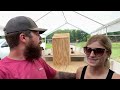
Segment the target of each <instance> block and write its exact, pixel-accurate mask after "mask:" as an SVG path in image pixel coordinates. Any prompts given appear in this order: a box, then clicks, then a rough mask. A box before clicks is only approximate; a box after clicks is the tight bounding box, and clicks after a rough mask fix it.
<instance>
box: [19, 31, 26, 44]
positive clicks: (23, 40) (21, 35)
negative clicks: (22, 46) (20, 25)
mask: <svg viewBox="0 0 120 90" xmlns="http://www.w3.org/2000/svg"><path fill="white" fill-rule="evenodd" d="M19 38H20V41H22V42H25V41H26V36H25V34H23V33H21V34H20V36H19Z"/></svg>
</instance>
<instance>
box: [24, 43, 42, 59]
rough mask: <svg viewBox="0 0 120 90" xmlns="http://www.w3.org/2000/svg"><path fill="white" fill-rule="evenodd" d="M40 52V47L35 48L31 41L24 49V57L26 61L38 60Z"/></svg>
mask: <svg viewBox="0 0 120 90" xmlns="http://www.w3.org/2000/svg"><path fill="white" fill-rule="evenodd" d="M41 53H42V50H41V48H40V46H39V45H38V46H35V45H34V44H33V43H32V41H31V42H30V43H29V44H28V45H27V46H26V47H25V50H24V56H25V59H26V60H28V61H34V60H38V59H39V58H40V57H41Z"/></svg>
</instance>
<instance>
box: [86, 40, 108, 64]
mask: <svg viewBox="0 0 120 90" xmlns="http://www.w3.org/2000/svg"><path fill="white" fill-rule="evenodd" d="M84 52H85V54H86V56H87V63H88V65H90V66H104V63H105V61H106V58H107V57H108V55H107V52H106V49H105V48H104V47H103V46H102V45H100V44H99V42H98V41H96V42H93V43H92V44H89V45H88V46H87V47H84Z"/></svg>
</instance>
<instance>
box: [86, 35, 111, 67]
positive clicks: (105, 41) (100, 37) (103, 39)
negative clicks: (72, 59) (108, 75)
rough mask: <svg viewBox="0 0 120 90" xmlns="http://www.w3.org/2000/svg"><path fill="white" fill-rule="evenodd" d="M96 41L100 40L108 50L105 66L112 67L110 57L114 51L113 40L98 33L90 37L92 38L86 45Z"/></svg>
mask: <svg viewBox="0 0 120 90" xmlns="http://www.w3.org/2000/svg"><path fill="white" fill-rule="evenodd" d="M95 41H98V42H99V44H100V45H102V46H103V47H104V48H105V49H106V50H107V54H108V58H107V59H106V61H105V66H106V67H108V68H109V67H110V61H109V57H110V55H111V53H112V44H111V40H110V39H109V38H108V37H107V36H105V35H102V34H97V35H94V36H92V37H90V39H89V40H88V41H87V43H86V46H88V45H89V44H92V43H93V42H95Z"/></svg>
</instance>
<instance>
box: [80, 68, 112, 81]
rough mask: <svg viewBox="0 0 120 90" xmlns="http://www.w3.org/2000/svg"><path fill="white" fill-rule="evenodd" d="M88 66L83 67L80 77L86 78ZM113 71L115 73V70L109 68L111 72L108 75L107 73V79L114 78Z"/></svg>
mask: <svg viewBox="0 0 120 90" xmlns="http://www.w3.org/2000/svg"><path fill="white" fill-rule="evenodd" d="M86 68H87V66H85V67H84V68H83V70H82V74H81V78H80V79H84V75H85V72H86ZM113 73H114V71H112V70H110V69H109V72H108V75H107V77H106V79H112V76H113Z"/></svg>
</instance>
